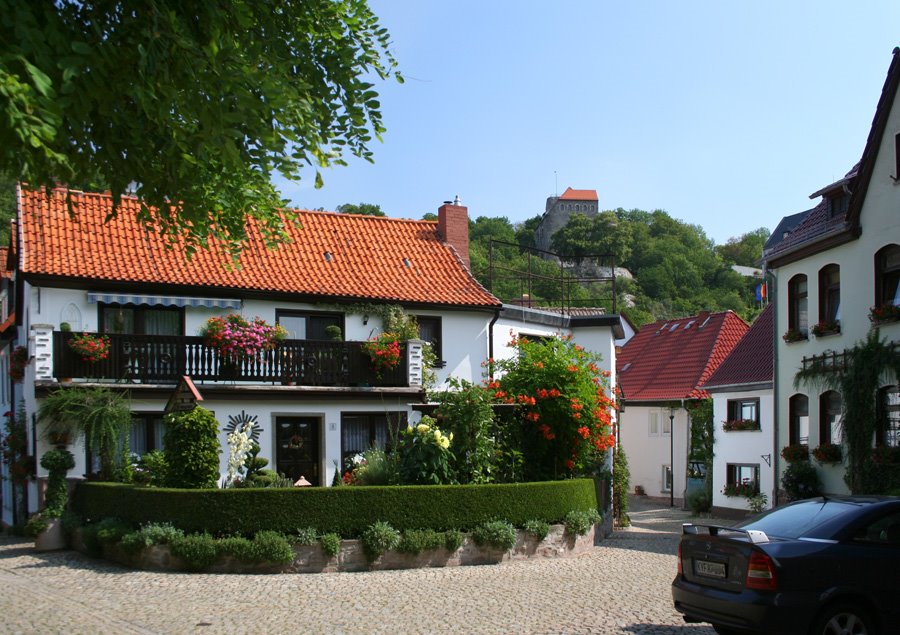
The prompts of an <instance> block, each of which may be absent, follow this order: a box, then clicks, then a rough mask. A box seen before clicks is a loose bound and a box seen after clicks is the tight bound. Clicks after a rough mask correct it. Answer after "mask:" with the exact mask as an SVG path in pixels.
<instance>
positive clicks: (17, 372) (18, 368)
mask: <svg viewBox="0 0 900 635" xmlns="http://www.w3.org/2000/svg"><path fill="white" fill-rule="evenodd" d="M26 366H28V347H27V346H16V347H15V348H14V349H13V352H12V354H11V355H10V356H9V377H10V379H12V380H13V381H14V382H16V383H17V384H18V383H21V382H22V380H23V379H24V378H25V367H26Z"/></svg>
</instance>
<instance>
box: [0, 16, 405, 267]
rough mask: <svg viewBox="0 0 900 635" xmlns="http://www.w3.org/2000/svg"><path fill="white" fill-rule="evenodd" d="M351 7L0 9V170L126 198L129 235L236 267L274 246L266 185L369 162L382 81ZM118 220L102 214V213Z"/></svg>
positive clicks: (375, 50)
mask: <svg viewBox="0 0 900 635" xmlns="http://www.w3.org/2000/svg"><path fill="white" fill-rule="evenodd" d="M388 46H389V35H388V32H387V30H386V29H384V28H383V27H381V26H380V24H379V22H378V19H377V18H376V16H375V15H374V14H373V13H372V12H371V11H370V9H369V7H368V6H367V4H366V0H304V1H303V2H300V1H299V0H273V1H272V2H251V1H249V0H235V1H234V2H226V3H222V2H209V1H206V2H199V3H184V2H177V1H174V0H150V1H148V2H140V3H126V2H122V1H121V0H89V1H76V0H58V1H57V2H33V1H31V0H12V1H11V2H7V3H4V10H3V11H2V12H0V170H7V171H9V172H10V173H12V174H14V175H16V176H17V177H18V178H21V179H23V180H25V181H27V182H29V183H30V184H32V185H34V186H38V185H44V186H52V185H54V184H55V183H56V182H57V181H60V180H61V181H63V182H66V183H69V184H70V185H83V186H100V187H105V188H109V189H110V190H111V191H112V194H113V199H114V203H115V204H116V206H118V204H119V202H120V200H121V198H120V197H121V196H122V194H123V193H124V192H126V189H127V188H128V187H129V184H136V185H135V186H134V194H135V195H136V196H137V197H138V199H139V200H140V202H141V211H140V214H139V217H140V220H141V221H143V222H144V223H145V224H146V225H147V226H148V227H152V228H155V229H156V230H158V231H160V232H161V233H162V234H164V235H165V236H167V238H169V240H170V241H172V242H173V243H175V242H178V241H179V240H180V239H182V238H183V240H184V243H183V244H184V246H185V248H186V249H187V250H188V252H189V253H190V251H192V250H194V249H196V248H197V247H198V246H202V245H205V244H206V243H207V241H208V240H209V239H210V238H217V239H221V240H223V241H225V242H226V243H227V244H228V245H229V246H230V247H231V249H232V251H233V253H236V252H237V250H238V249H239V248H240V244H241V241H242V240H243V239H244V238H245V237H246V224H247V219H252V220H253V221H255V222H256V223H257V224H258V225H259V227H260V229H261V231H262V234H263V236H264V237H265V238H266V240H267V241H269V242H274V241H277V240H278V239H279V238H281V237H283V235H284V234H283V232H284V223H285V222H286V221H285V219H284V218H283V217H282V216H281V215H280V214H279V213H278V208H279V207H280V206H282V205H283V201H282V200H281V198H280V197H279V195H278V192H277V191H276V190H275V188H274V186H273V185H272V184H271V180H272V176H273V175H274V174H276V173H280V174H281V175H283V176H284V177H286V178H288V179H299V178H300V172H301V168H303V167H304V166H312V167H313V168H314V169H315V170H316V185H317V186H320V185H321V175H320V173H319V169H320V168H324V167H327V166H329V165H343V164H344V163H345V159H344V156H345V155H346V154H347V153H350V154H352V155H354V156H358V157H362V158H365V159H367V160H371V151H370V150H369V147H368V146H369V143H370V142H371V140H372V136H373V135H374V136H375V137H377V138H379V139H380V137H381V134H382V132H384V127H383V124H382V116H381V105H380V103H379V102H378V95H377V93H376V92H375V90H374V86H373V84H372V83H371V82H370V81H369V80H370V79H372V78H380V79H386V78H388V77H390V76H391V75H394V76H395V77H396V78H397V79H398V80H400V81H402V79H401V77H400V75H399V73H396V72H395V71H394V69H395V67H396V62H395V60H394V58H393V56H392V54H391V52H390V50H389V48H388ZM116 210H118V207H116V208H114V212H113V214H115V213H116Z"/></svg>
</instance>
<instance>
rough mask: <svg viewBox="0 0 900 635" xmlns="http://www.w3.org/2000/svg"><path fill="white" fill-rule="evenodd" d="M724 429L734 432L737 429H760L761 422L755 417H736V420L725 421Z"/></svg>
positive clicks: (723, 423)
mask: <svg viewBox="0 0 900 635" xmlns="http://www.w3.org/2000/svg"><path fill="white" fill-rule="evenodd" d="M722 429H723V430H724V431H725V432H734V431H735V430H759V423H758V422H757V421H756V420H755V419H735V420H734V421H723V422H722Z"/></svg>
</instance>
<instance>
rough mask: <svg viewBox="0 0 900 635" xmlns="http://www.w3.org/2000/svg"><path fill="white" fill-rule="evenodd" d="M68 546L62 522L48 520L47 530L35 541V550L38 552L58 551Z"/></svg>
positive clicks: (59, 520)
mask: <svg viewBox="0 0 900 635" xmlns="http://www.w3.org/2000/svg"><path fill="white" fill-rule="evenodd" d="M67 546H68V539H67V537H66V532H65V531H64V530H63V526H62V520H61V519H59V518H48V519H47V528H46V529H45V530H44V531H42V532H41V533H39V534H38V535H37V536H36V537H35V539H34V548H35V549H36V550H37V551H58V550H60V549H65V548H66V547H67Z"/></svg>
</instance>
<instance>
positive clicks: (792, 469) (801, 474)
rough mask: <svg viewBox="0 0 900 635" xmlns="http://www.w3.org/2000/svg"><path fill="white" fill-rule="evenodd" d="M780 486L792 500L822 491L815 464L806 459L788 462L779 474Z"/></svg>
mask: <svg viewBox="0 0 900 635" xmlns="http://www.w3.org/2000/svg"><path fill="white" fill-rule="evenodd" d="M781 486H782V487H783V488H784V490H785V492H787V495H788V498H789V499H790V500H792V501H795V500H800V499H802V498H812V497H814V496H818V495H819V494H820V493H821V492H822V483H821V481H819V473H818V472H817V471H816V468H815V466H814V465H813V464H812V463H811V462H810V461H808V460H806V461H794V462H793V463H789V464H788V467H787V469H786V470H785V471H784V474H783V475H782V476H781Z"/></svg>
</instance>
